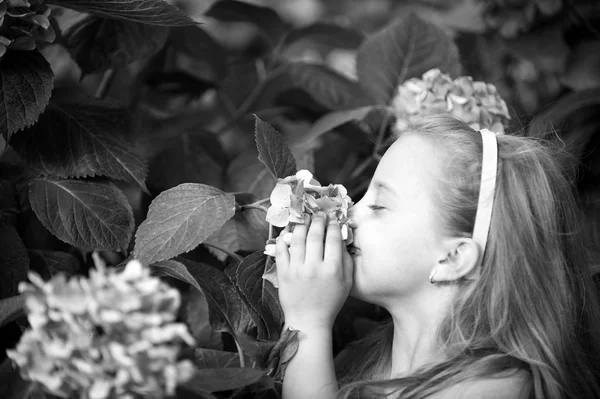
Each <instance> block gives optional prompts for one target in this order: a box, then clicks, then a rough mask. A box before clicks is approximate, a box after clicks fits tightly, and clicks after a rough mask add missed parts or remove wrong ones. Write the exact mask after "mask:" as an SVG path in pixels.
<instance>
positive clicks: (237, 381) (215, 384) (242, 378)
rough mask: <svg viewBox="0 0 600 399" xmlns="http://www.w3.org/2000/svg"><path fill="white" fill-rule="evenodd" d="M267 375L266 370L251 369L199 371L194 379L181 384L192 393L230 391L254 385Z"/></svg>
mask: <svg viewBox="0 0 600 399" xmlns="http://www.w3.org/2000/svg"><path fill="white" fill-rule="evenodd" d="M265 374H266V372H265V371H264V370H258V369H253V368H250V367H244V368H233V367H232V368H213V369H198V370H196V371H195V373H194V375H193V376H192V378H190V379H189V380H188V381H186V382H185V383H183V384H181V386H183V388H185V389H189V390H191V391H196V390H200V391H205V392H221V391H229V390H233V389H239V388H243V387H245V386H248V385H251V384H254V383H255V382H258V381H259V380H260V379H261V378H262V377H263V376H264V375H265Z"/></svg>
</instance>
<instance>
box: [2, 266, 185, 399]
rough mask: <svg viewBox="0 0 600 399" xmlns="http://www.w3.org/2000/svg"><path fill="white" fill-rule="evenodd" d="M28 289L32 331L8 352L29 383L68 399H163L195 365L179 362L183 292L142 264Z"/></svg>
mask: <svg viewBox="0 0 600 399" xmlns="http://www.w3.org/2000/svg"><path fill="white" fill-rule="evenodd" d="M29 279H30V280H31V282H32V283H33V284H28V283H21V284H20V285H19V291H20V292H22V293H23V294H24V296H25V306H26V310H27V314H28V320H29V324H30V325H31V329H28V330H27V331H25V333H24V334H23V336H22V337H21V340H20V342H19V343H18V345H17V347H16V348H15V350H9V351H7V354H8V356H9V358H11V359H12V360H13V362H14V363H15V364H16V365H17V366H18V367H19V368H20V372H21V375H22V376H23V378H25V379H28V380H31V381H35V382H38V383H40V384H41V385H42V386H43V387H44V388H45V389H46V390H47V391H48V392H50V393H52V394H53V395H56V396H60V397H68V398H74V397H77V398H85V399H104V398H109V397H110V398H114V397H118V398H139V397H144V398H162V397H165V396H167V395H172V394H173V393H174V391H175V387H176V385H177V384H178V383H179V382H182V381H185V380H187V379H188V378H189V377H190V376H191V374H192V373H193V370H194V366H193V365H192V364H191V362H189V361H181V362H178V361H177V357H178V355H179V351H180V348H181V347H182V345H183V344H184V343H187V344H188V345H193V344H194V339H193V338H192V336H191V335H190V334H189V332H188V329H187V326H186V325H185V324H182V323H175V322H174V320H175V317H176V314H177V310H178V309H179V306H180V303H181V298H180V295H179V292H178V291H177V290H176V289H174V288H171V287H169V286H168V285H167V284H165V283H164V282H162V281H161V280H160V279H158V278H156V277H152V276H150V271H149V269H148V268H145V267H143V266H142V265H141V264H140V263H139V262H138V261H136V260H133V261H130V262H129V263H128V264H127V265H126V267H125V269H124V271H123V272H121V273H117V272H116V271H114V270H112V269H106V268H105V267H102V265H98V270H91V271H90V277H89V279H86V278H83V277H75V278H72V279H70V280H67V279H66V278H65V277H64V275H58V276H55V277H54V278H52V279H51V280H50V281H48V282H44V281H43V280H42V279H41V278H40V277H39V276H38V275H37V274H35V273H30V275H29Z"/></svg>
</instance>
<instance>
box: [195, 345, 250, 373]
mask: <svg viewBox="0 0 600 399" xmlns="http://www.w3.org/2000/svg"><path fill="white" fill-rule="evenodd" d="M194 364H195V365H196V367H198V368H200V369H221V368H227V367H241V366H240V357H239V355H238V354H237V353H235V352H225V351H219V350H214V349H204V348H196V350H195V351H194Z"/></svg>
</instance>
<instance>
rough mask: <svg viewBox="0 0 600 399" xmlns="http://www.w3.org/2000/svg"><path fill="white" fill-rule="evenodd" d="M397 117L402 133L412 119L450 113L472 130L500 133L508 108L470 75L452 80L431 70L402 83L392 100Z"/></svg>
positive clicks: (487, 84)
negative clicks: (418, 77) (419, 77)
mask: <svg viewBox="0 0 600 399" xmlns="http://www.w3.org/2000/svg"><path fill="white" fill-rule="evenodd" d="M392 107H393V108H394V110H395V112H396V116H397V122H396V129H397V131H398V132H401V131H403V130H405V129H406V128H407V127H408V126H409V125H410V123H411V121H412V120H413V119H414V118H416V117H423V116H426V115H433V114H450V115H452V116H453V117H455V118H457V119H460V120H462V121H463V122H465V123H467V124H468V125H469V126H471V127H472V128H473V129H475V130H479V129H489V130H491V131H493V132H495V133H504V127H505V124H506V123H508V120H510V115H509V113H508V108H507V106H506V103H505V102H504V100H503V99H502V98H501V97H500V95H498V92H497V91H496V87H494V85H492V84H489V83H485V82H476V81H473V78H471V77H470V76H461V77H459V78H456V79H454V80H452V78H451V77H450V76H448V75H446V74H443V73H442V72H440V70H439V69H431V70H429V71H427V72H425V73H424V74H423V78H422V79H417V78H412V79H408V80H407V81H405V82H404V83H402V84H401V85H400V86H399V87H398V90H397V93H396V96H395V97H394V99H393V100H392Z"/></svg>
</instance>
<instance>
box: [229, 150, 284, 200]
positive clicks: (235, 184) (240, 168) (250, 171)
mask: <svg viewBox="0 0 600 399" xmlns="http://www.w3.org/2000/svg"><path fill="white" fill-rule="evenodd" d="M276 183H277V181H276V180H275V179H273V175H272V174H271V173H270V172H269V169H267V167H266V166H265V164H264V163H262V162H261V161H260V160H259V159H258V153H257V151H256V148H249V149H248V150H247V151H244V152H242V153H241V154H239V155H238V156H237V157H235V158H234V159H233V160H232V161H231V163H230V164H229V167H228V168H227V184H226V185H225V186H226V187H227V190H228V191H232V192H243V193H251V194H254V195H255V196H256V197H257V198H267V197H269V195H271V191H273V188H274V187H275V184H276Z"/></svg>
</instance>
